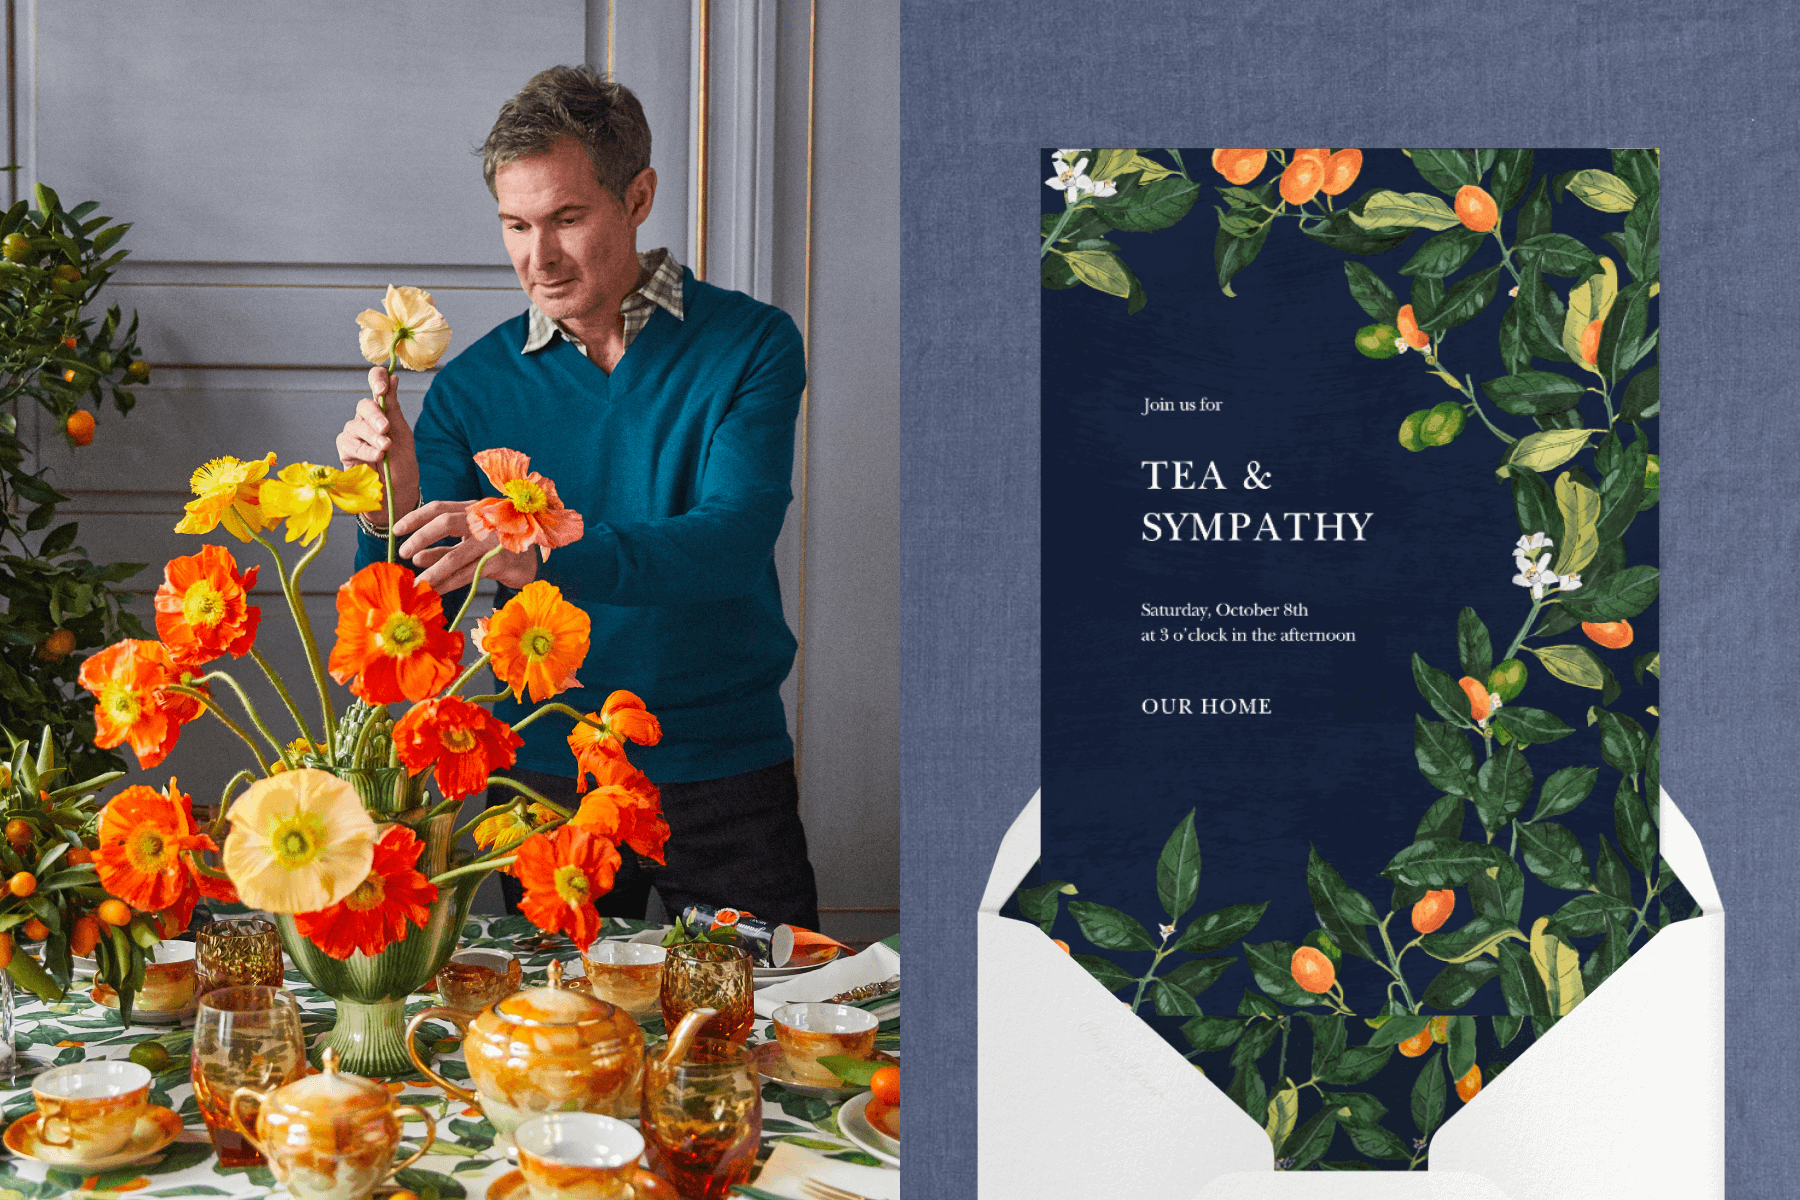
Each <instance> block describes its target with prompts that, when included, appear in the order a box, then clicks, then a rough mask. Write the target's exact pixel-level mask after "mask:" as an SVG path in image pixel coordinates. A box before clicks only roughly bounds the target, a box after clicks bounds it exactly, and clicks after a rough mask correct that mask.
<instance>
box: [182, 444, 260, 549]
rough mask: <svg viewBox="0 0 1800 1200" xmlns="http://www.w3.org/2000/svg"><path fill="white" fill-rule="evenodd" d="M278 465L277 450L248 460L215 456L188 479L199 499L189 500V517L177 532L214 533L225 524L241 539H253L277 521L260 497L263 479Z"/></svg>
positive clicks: (245, 540)
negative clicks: (263, 506) (263, 507)
mask: <svg viewBox="0 0 1800 1200" xmlns="http://www.w3.org/2000/svg"><path fill="white" fill-rule="evenodd" d="M274 466H275V454H274V452H273V451H270V453H269V454H268V455H267V456H266V457H264V458H253V459H250V460H249V461H248V462H246V461H244V460H242V459H236V458H215V459H213V460H211V461H210V462H208V463H206V464H205V465H204V466H202V467H200V468H199V469H198V470H196V471H195V472H194V474H193V476H192V477H191V478H190V479H189V480H188V486H189V487H191V488H192V489H193V491H194V495H195V496H198V497H199V499H197V500H190V501H188V503H187V516H185V517H183V518H181V522H180V523H179V524H178V525H176V526H175V532H176V533H211V532H212V531H213V530H214V529H216V528H217V527H218V526H220V525H224V526H225V529H226V530H227V532H229V533H230V534H231V535H232V536H233V537H235V538H237V540H238V541H240V542H247V541H249V540H250V538H251V536H252V535H254V534H257V533H260V532H262V531H263V530H264V529H267V528H268V527H269V526H271V525H273V524H274V523H275V522H274V521H273V520H271V519H270V518H269V517H267V516H265V515H264V513H263V511H262V509H261V506H260V500H259V497H260V494H261V491H262V481H263V478H264V476H266V475H268V473H269V471H270V470H271V469H272V468H273V467H274Z"/></svg>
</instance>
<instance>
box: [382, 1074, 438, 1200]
mask: <svg viewBox="0 0 1800 1200" xmlns="http://www.w3.org/2000/svg"><path fill="white" fill-rule="evenodd" d="M407 1040H408V1042H409V1043H410V1042H411V1039H410V1038H408V1039H407ZM401 1113H412V1114H413V1115H414V1116H416V1117H418V1118H419V1120H421V1121H423V1122H425V1141H424V1143H423V1144H421V1145H420V1146H419V1148H418V1149H417V1150H415V1151H414V1152H413V1154H412V1157H411V1158H408V1159H405V1160H404V1161H401V1162H397V1163H395V1164H394V1168H393V1170H391V1171H389V1172H388V1173H387V1174H386V1175H383V1176H382V1177H381V1180H382V1182H383V1183H386V1182H387V1181H388V1180H390V1179H392V1178H393V1177H394V1176H396V1175H398V1174H399V1173H400V1172H402V1171H404V1170H406V1168H408V1167H410V1166H412V1165H413V1164H414V1163H416V1162H418V1161H419V1160H420V1159H421V1158H424V1157H425V1152H426V1151H427V1150H430V1149H431V1146H432V1143H434V1142H436V1141H437V1122H436V1121H434V1120H432V1118H431V1114H430V1113H428V1112H426V1111H425V1110H424V1109H422V1108H420V1107H419V1106H418V1105H416V1104H402V1105H401V1106H400V1107H398V1108H396V1109H395V1110H394V1118H395V1119H396V1120H399V1117H400V1114H401ZM400 1134H401V1136H402V1137H404V1136H405V1135H406V1122H404V1121H401V1122H400Z"/></svg>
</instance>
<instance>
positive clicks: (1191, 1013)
mask: <svg viewBox="0 0 1800 1200" xmlns="http://www.w3.org/2000/svg"><path fill="white" fill-rule="evenodd" d="M1150 993H1151V996H1152V997H1153V998H1154V999H1155V1001H1156V1015H1157V1016H1159V1017H1197V1016H1199V1015H1200V1006H1199V1005H1198V1004H1195V1003H1194V998H1193V997H1192V996H1190V995H1188V994H1187V993H1186V992H1184V991H1182V990H1181V989H1180V988H1178V987H1176V986H1175V985H1174V984H1173V983H1171V982H1170V981H1169V980H1167V979H1159V980H1157V981H1156V982H1155V983H1154V984H1152V985H1151V988H1150Z"/></svg>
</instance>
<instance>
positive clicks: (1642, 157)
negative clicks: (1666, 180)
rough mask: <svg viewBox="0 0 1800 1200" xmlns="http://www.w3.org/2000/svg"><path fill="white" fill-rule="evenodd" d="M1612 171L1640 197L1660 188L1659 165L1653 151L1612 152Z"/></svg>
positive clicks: (1660, 173) (1655, 153) (1660, 174)
mask: <svg viewBox="0 0 1800 1200" xmlns="http://www.w3.org/2000/svg"><path fill="white" fill-rule="evenodd" d="M1612 169H1613V174H1615V175H1617V176H1618V177H1619V178H1620V179H1623V180H1624V181H1625V184H1626V186H1627V187H1629V188H1630V189H1631V190H1632V191H1634V192H1636V193H1637V194H1638V195H1639V196H1640V197H1641V196H1644V195H1646V194H1647V193H1649V192H1653V191H1655V190H1657V189H1658V188H1659V187H1661V186H1662V180H1661V176H1662V171H1661V163H1660V161H1659V159H1658V157H1657V152H1656V151H1655V150H1614V151H1613V152H1612Z"/></svg>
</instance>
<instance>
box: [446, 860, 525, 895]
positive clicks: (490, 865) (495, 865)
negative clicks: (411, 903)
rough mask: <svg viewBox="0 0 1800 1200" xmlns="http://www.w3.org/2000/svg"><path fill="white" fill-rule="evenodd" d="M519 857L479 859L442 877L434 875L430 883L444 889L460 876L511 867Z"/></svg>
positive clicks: (454, 868) (451, 869) (451, 870)
mask: <svg viewBox="0 0 1800 1200" xmlns="http://www.w3.org/2000/svg"><path fill="white" fill-rule="evenodd" d="M517 857H518V856H517V855H512V856H509V857H507V858H491V859H487V860H479V859H478V860H476V861H475V862H471V863H464V864H463V865H462V866H460V867H452V868H450V869H449V870H448V871H445V872H444V873H443V874H442V875H433V876H432V877H431V879H430V881H429V882H431V883H434V884H436V885H438V886H439V887H442V886H443V885H444V884H445V883H447V882H448V881H450V880H452V879H455V878H456V877H457V876H459V875H473V874H475V873H476V872H478V871H497V870H499V869H500V868H501V867H510V866H512V865H513V863H514V861H515V860H516V859H517Z"/></svg>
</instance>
